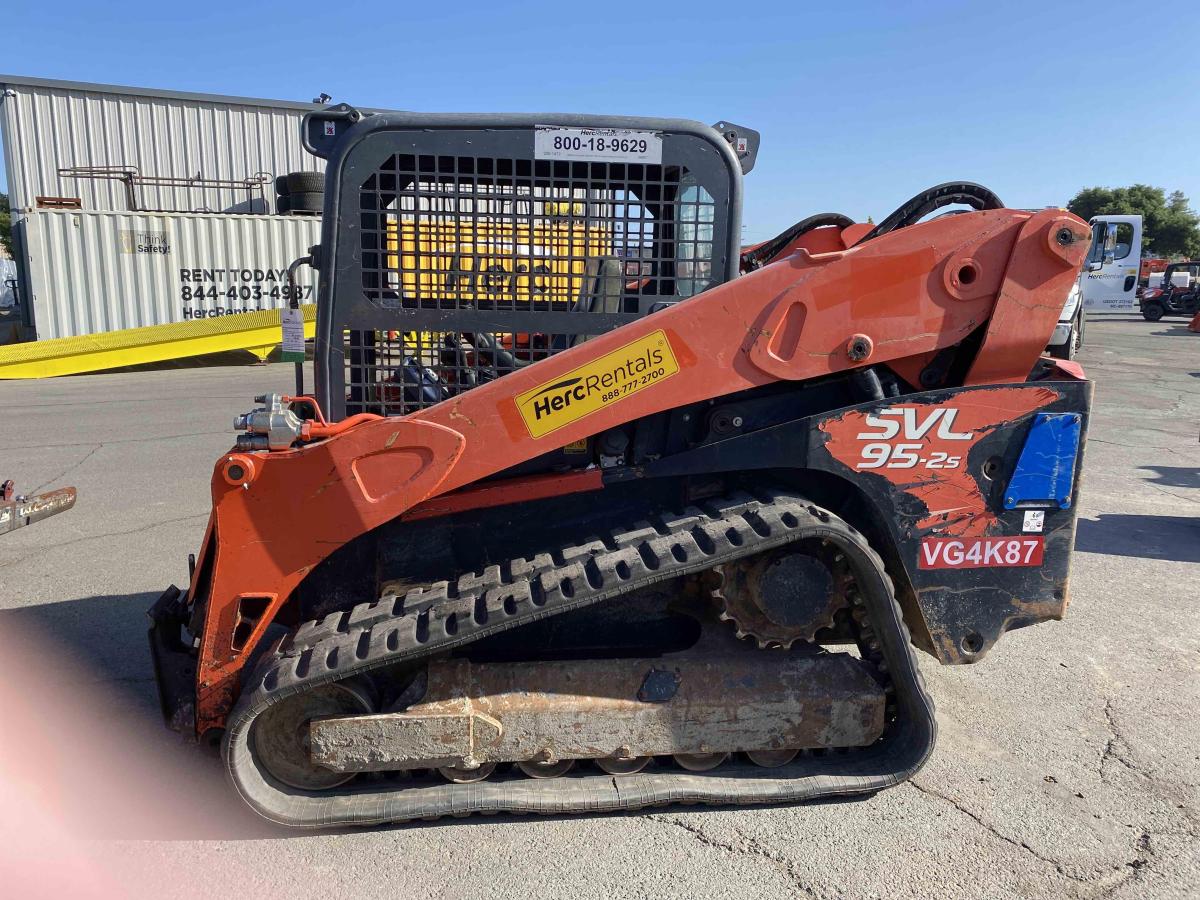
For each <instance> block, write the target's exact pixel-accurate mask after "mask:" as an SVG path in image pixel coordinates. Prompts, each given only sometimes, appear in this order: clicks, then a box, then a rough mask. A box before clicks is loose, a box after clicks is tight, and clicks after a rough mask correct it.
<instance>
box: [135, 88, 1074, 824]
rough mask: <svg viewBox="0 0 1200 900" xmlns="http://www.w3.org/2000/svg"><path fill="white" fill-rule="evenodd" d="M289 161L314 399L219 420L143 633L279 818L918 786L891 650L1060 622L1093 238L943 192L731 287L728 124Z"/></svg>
mask: <svg viewBox="0 0 1200 900" xmlns="http://www.w3.org/2000/svg"><path fill="white" fill-rule="evenodd" d="M303 139H304V142H305V144H306V146H307V147H308V149H309V150H310V151H311V152H313V153H315V154H316V155H318V156H320V157H323V158H325V159H326V160H328V166H327V184H326V192H325V211H324V221H323V231H322V238H321V244H320V246H319V247H316V248H314V250H313V254H312V260H313V263H314V264H315V265H316V266H317V268H319V270H320V287H319V309H318V328H317V339H316V351H315V375H316V379H315V388H314V389H313V390H312V391H311V392H309V391H304V390H297V392H296V395H295V396H290V397H289V396H279V395H271V396H266V397H262V398H259V401H258V402H259V403H260V404H261V405H260V407H259V408H258V409H255V410H254V411H253V412H251V413H248V414H247V415H245V416H243V417H241V418H240V419H239V420H238V423H237V425H238V428H239V429H240V430H242V431H243V433H242V434H241V435H239V437H238V440H237V444H236V446H235V447H233V448H232V449H231V450H230V451H229V452H228V453H226V454H224V455H223V456H222V457H221V458H220V459H219V460H218V461H217V464H216V469H215V471H214V473H213V478H212V498H213V511H212V516H211V518H210V520H209V524H208V527H207V530H206V532H205V534H204V539H203V543H202V545H201V548H200V552H199V554H198V557H197V558H196V559H195V560H194V562H193V564H192V573H191V581H190V584H189V586H188V588H187V589H186V591H180V590H177V589H175V588H171V589H169V590H168V591H166V592H165V593H164V594H163V596H162V598H161V599H160V600H159V601H158V603H157V604H156V605H155V606H154V608H153V610H152V611H151V617H152V619H153V627H152V629H151V643H152V646H153V652H154V658H155V663H156V672H157V678H158V683H159V687H160V693H161V698H162V703H163V710H164V713H165V715H166V717H167V719H168V721H169V722H170V724H171V725H173V726H174V727H175V728H178V729H180V730H182V731H183V732H185V733H186V734H188V735H191V736H193V737H195V738H198V739H199V740H202V741H206V742H214V743H219V744H220V747H221V752H222V754H223V758H224V760H225V764H226V766H227V768H228V771H229V774H230V776H231V778H232V781H233V783H234V785H235V786H236V788H237V790H238V791H239V792H240V793H241V795H242V796H243V797H244V798H245V799H246V800H247V801H248V802H249V803H250V804H251V805H252V806H253V807H254V808H255V809H256V810H258V811H259V812H260V813H262V814H263V815H265V816H267V817H268V818H271V819H273V820H276V821H278V822H284V823H288V824H292V825H300V826H314V827H315V826H328V825H334V824H369V823H377V822H386V821H401V820H406V819H414V818H436V817H439V816H444V815H454V816H458V815H466V814H471V813H489V812H502V811H514V812H545V813H565V812H594V811H600V810H616V809H638V808H643V807H648V806H654V805H661V804H667V803H774V802H792V801H799V800H806V799H812V798H822V797H833V796H839V795H848V794H862V793H869V792H873V791H877V790H880V789H882V788H885V787H888V786H890V785H894V784H896V783H898V782H900V781H902V780H904V779H905V778H907V777H909V776H911V775H912V774H913V773H914V772H915V771H917V769H918V768H919V767H920V766H921V765H922V764H923V763H924V761H925V760H926V758H927V757H928V755H929V753H930V752H931V750H932V748H933V743H934V736H935V721H934V712H933V705H932V702H931V700H930V698H929V695H928V694H927V693H926V691H925V689H924V687H923V685H922V682H921V677H920V674H919V672H918V669H917V665H916V660H915V658H914V646H915V648H917V649H919V650H923V651H925V652H926V653H929V654H930V655H932V656H933V657H934V658H936V659H937V660H938V661H939V662H942V663H946V664H958V663H972V662H976V661H977V660H979V659H981V658H983V656H984V655H985V654H987V653H988V652H989V651H990V650H991V649H992V647H993V645H994V644H995V643H996V641H998V640H999V639H1000V638H1001V637H1002V636H1003V635H1004V634H1005V632H1007V631H1009V630H1010V629H1013V628H1019V627H1023V626H1026V625H1031V624H1034V623H1037V622H1042V621H1045V620H1048V619H1058V618H1061V617H1062V615H1063V613H1064V611H1065V609H1066V605H1067V583H1068V570H1069V564H1070V560H1071V550H1072V546H1073V539H1074V531H1075V512H1076V502H1075V501H1076V492H1077V490H1078V481H1079V466H1080V460H1081V453H1082V448H1083V443H1084V436H1085V433H1086V428H1087V416H1088V409H1089V403H1090V396H1091V386H1090V384H1089V383H1088V382H1087V381H1085V380H1084V378H1083V374H1082V372H1081V370H1080V369H1079V367H1078V366H1076V365H1074V364H1072V363H1068V362H1061V361H1055V360H1050V359H1047V358H1045V357H1043V356H1042V350H1043V348H1044V347H1045V346H1046V342H1047V339H1048V338H1049V336H1050V333H1051V331H1052V330H1053V328H1054V326H1055V323H1056V322H1057V319H1058V314H1059V311H1060V310H1061V308H1062V298H1063V297H1064V296H1066V294H1067V292H1068V291H1069V290H1070V287H1071V285H1072V283H1073V282H1074V281H1075V279H1076V277H1077V275H1078V273H1079V269H1080V265H1081V263H1082V261H1083V257H1084V254H1085V253H1086V251H1087V248H1088V243H1089V232H1088V226H1087V225H1086V224H1085V223H1083V222H1081V221H1080V220H1079V219H1077V218H1075V217H1074V216H1072V215H1070V214H1067V213H1064V212H1061V211H1058V210H1046V211H1042V212H1027V211H1020V210H1012V209H1005V208H1003V207H1002V205H1001V204H1000V202H999V200H998V199H997V198H996V197H995V196H994V195H993V194H992V193H991V192H990V191H987V190H986V189H984V188H981V187H979V186H978V185H974V184H970V183H955V184H946V185H941V186H939V187H937V188H934V189H932V190H929V191H926V192H924V193H922V194H920V195H918V196H917V197H915V198H914V199H913V200H912V201H911V202H910V203H908V204H905V206H903V207H902V208H901V209H899V210H897V211H896V213H894V214H893V215H891V216H889V217H888V218H886V219H884V220H883V221H882V222H880V223H879V224H878V225H870V224H855V223H853V222H852V221H851V220H849V219H848V218H846V217H844V216H840V215H835V214H825V215H819V216H814V217H811V218H809V219H806V220H804V221H802V222H799V223H797V225H796V226H794V227H793V228H791V229H789V230H788V231H786V232H785V233H784V234H782V235H780V236H779V237H778V238H776V239H775V240H774V241H769V242H767V243H765V244H762V245H759V246H757V247H755V248H753V249H752V250H749V251H747V252H746V253H742V252H741V251H740V248H739V240H738V239H739V231H740V212H741V196H742V181H743V173H744V172H746V171H749V169H750V168H751V167H752V165H753V163H754V159H755V155H756V153H757V149H758V135H757V134H756V133H755V132H753V131H751V130H749V129H745V128H741V127H738V126H736V125H732V124H729V123H725V122H721V123H718V124H717V125H716V126H713V127H709V126H705V125H702V124H700V123H697V122H690V121H682V120H669V119H633V118H598V117H584V116H569V115H541V116H499V115H473V116H450V115H419V114H398V113H397V114H392V113H389V114H377V115H366V116H364V115H361V114H360V113H359V112H357V111H356V110H354V109H353V108H351V107H347V106H338V107H331V108H329V109H326V110H323V111H320V112H315V113H312V114H310V115H309V116H308V117H307V118H306V121H305V124H304V134H303ZM950 204H959V205H963V204H965V205H966V206H968V207H971V208H972V211H967V212H964V213H962V214H958V215H941V216H938V217H935V218H932V219H929V218H928V217H929V215H930V214H931V213H933V212H934V211H936V210H938V209H940V208H942V207H944V206H947V205H950ZM926 219H928V220H927V221H926Z"/></svg>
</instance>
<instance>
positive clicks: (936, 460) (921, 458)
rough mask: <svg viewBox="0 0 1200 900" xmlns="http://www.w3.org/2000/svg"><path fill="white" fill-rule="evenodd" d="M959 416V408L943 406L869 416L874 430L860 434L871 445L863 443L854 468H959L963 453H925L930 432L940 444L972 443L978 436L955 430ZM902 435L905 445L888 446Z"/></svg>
mask: <svg viewBox="0 0 1200 900" xmlns="http://www.w3.org/2000/svg"><path fill="white" fill-rule="evenodd" d="M957 415H958V410H957V409H954V408H948V407H944V406H942V407H935V408H933V409H930V410H927V411H926V410H919V409H916V408H914V407H911V406H906V407H893V408H892V409H881V410H879V411H878V412H876V413H872V414H870V415H868V416H867V417H866V424H867V427H868V428H872V429H875V430H874V431H861V432H859V434H858V439H859V440H860V441H870V442H871V443H867V444H863V447H862V459H861V460H860V461H859V462H858V464H857V465H856V466H855V468H856V469H878V468H880V467H881V466H885V467H887V468H889V469H912V468H915V467H916V466H918V465H919V466H921V467H923V468H926V469H956V468H958V466H959V465H960V464H961V463H962V454H957V455H952V454H951V453H949V452H947V451H945V450H931V451H930V452H929V453H928V454H927V455H926V454H923V453H922V451H923V450H925V449H926V445H925V438H926V437H927V436H929V435H930V433H931V432H933V435H934V436H935V437H936V438H937V439H938V440H941V441H969V440H971V439H972V438H973V437H975V435H974V433H973V432H970V431H968V432H965V433H964V432H956V431H955V430H954V419H955V417H956V416H957ZM935 426H936V431H935ZM901 434H903V437H904V442H901V443H897V444H892V443H887V442H888V441H891V440H892V439H893V438H895V437H897V436H898V435H901Z"/></svg>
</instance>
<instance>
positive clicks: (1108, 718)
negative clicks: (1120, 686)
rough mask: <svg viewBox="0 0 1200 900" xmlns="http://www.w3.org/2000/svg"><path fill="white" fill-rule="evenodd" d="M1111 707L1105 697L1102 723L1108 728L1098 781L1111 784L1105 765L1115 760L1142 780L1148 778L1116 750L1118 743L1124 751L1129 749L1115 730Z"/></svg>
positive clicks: (1110, 699) (1127, 744)
mask: <svg viewBox="0 0 1200 900" xmlns="http://www.w3.org/2000/svg"><path fill="white" fill-rule="evenodd" d="M1112 707H1113V701H1112V698H1111V697H1106V698H1105V700H1104V723H1105V725H1106V726H1107V727H1108V742H1107V743H1106V744H1105V745H1104V749H1103V750H1102V751H1101V753H1100V780H1101V781H1102V782H1104V783H1105V784H1112V781H1111V780H1110V779H1109V777H1108V765H1107V764H1108V763H1109V762H1110V761H1112V760H1116V761H1117V762H1119V763H1120V764H1121V765H1123V766H1124V767H1125V768H1127V769H1128V770H1129V771H1131V772H1133V773H1134V774H1135V775H1139V776H1141V777H1142V778H1149V777H1150V776H1149V775H1147V774H1146V773H1145V772H1143V771H1142V770H1141V769H1139V768H1138V767H1137V764H1136V763H1134V762H1133V761H1132V760H1130V759H1127V758H1126V755H1125V754H1123V753H1122V752H1121V751H1119V750H1118V747H1117V745H1118V743H1119V744H1120V745H1121V746H1122V747H1123V748H1124V749H1125V750H1126V751H1128V750H1129V749H1130V747H1129V742H1128V741H1127V740H1125V737H1124V736H1123V735H1122V734H1121V732H1120V731H1119V730H1118V729H1117V723H1116V721H1115V720H1114V719H1113V712H1112Z"/></svg>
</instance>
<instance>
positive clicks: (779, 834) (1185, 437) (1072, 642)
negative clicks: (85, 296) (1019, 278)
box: [0, 318, 1200, 900]
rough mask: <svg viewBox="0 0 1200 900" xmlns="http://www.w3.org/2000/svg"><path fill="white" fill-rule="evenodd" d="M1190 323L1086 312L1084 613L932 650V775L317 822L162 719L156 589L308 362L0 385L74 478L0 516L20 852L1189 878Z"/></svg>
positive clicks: (582, 889) (194, 862)
mask: <svg viewBox="0 0 1200 900" xmlns="http://www.w3.org/2000/svg"><path fill="white" fill-rule="evenodd" d="M1184 324H1185V322H1184V320H1167V321H1164V322H1159V323H1155V324H1150V323H1146V322H1143V321H1141V320H1140V319H1137V320H1135V319H1132V318H1128V319H1127V318H1119V319H1116V318H1114V319H1103V320H1101V319H1094V320H1092V321H1091V322H1090V323H1089V325H1088V330H1087V334H1086V343H1085V346H1084V348H1083V351H1082V355H1081V358H1080V362H1081V363H1082V364H1083V366H1084V368H1085V370H1086V371H1087V372H1088V375H1089V376H1090V377H1091V378H1093V379H1094V380H1095V382H1096V397H1095V407H1094V410H1093V419H1092V423H1091V433H1090V439H1089V441H1088V445H1087V451H1086V460H1085V464H1084V473H1085V475H1084V485H1083V490H1082V497H1081V500H1080V504H1081V505H1080V521H1079V528H1078V534H1077V541H1076V554H1075V559H1074V568H1073V574H1072V580H1071V591H1070V595H1071V607H1070V610H1069V613H1068V615H1067V618H1066V619H1065V620H1064V621H1062V622H1059V623H1048V624H1044V625H1040V626H1038V627H1036V628H1028V629H1023V630H1021V631H1016V632H1013V633H1011V634H1009V635H1007V636H1005V637H1004V639H1003V640H1002V641H1001V642H1000V643H999V644H998V646H997V647H996V648H995V649H994V650H993V651H992V653H991V654H990V655H989V656H988V657H987V659H985V660H984V661H983V662H981V663H980V664H978V665H975V666H970V667H959V668H942V667H939V666H937V665H936V664H935V663H934V662H933V660H932V659H930V658H927V657H926V658H923V659H922V669H923V671H924V674H925V677H926V680H927V682H928V685H929V689H930V691H931V692H932V694H933V695H934V697H935V699H936V701H937V705H938V716H939V723H940V726H941V736H940V740H939V744H938V748H937V751H936V752H935V754H934V756H933V758H932V760H931V761H930V762H929V764H928V765H927V766H926V767H925V769H924V770H923V771H922V772H921V773H920V774H919V775H918V776H917V777H916V778H915V779H913V781H912V782H910V783H908V784H906V785H903V786H901V787H897V788H894V789H892V790H889V791H885V792H883V793H881V794H878V795H876V796H874V797H872V798H870V799H866V800H861V801H851V802H839V803H829V804H813V805H804V806H796V807H776V808H741V809H726V810H703V811H699V810H694V809H684V808H676V809H667V810H664V811H660V812H655V813H653V814H630V815H620V816H594V817H565V818H540V817H534V818H522V817H493V818H488V819H482V820H465V821H451V822H449V823H442V824H421V825H415V826H400V827H391V828H377V829H371V830H350V831H342V832H320V833H307V834H297V833H289V832H287V831H284V830H282V829H279V828H276V827H274V826H271V825H269V824H268V823H266V822H264V821H262V820H260V819H258V818H257V817H256V816H255V815H254V814H253V813H252V812H251V811H250V810H249V809H248V808H246V807H244V806H243V805H242V804H241V801H240V800H238V799H237V798H236V797H235V796H234V795H233V792H232V788H231V787H230V786H229V785H227V784H226V783H225V782H224V780H223V776H222V774H221V771H220V767H219V762H218V761H217V760H216V759H214V758H213V757H211V756H206V755H204V754H203V753H202V752H201V751H200V750H199V749H198V748H196V747H194V746H189V745H185V744H182V743H181V742H180V741H179V739H178V738H177V736H176V735H174V734H172V733H170V732H168V731H166V730H165V729H164V728H163V727H162V726H161V723H160V722H159V721H158V718H157V716H158V712H157V705H156V704H157V701H156V698H155V693H154V685H153V680H152V676H151V670H150V660H149V655H148V652H147V649H146V640H145V632H146V625H147V620H146V618H145V610H146V609H147V608H148V607H149V606H150V604H151V603H152V602H153V601H154V599H155V598H156V597H157V595H158V594H159V593H160V592H161V591H162V589H163V588H164V587H165V586H166V585H167V584H169V583H171V582H174V583H177V584H181V585H182V584H184V583H185V582H186V579H187V566H186V558H187V554H188V553H189V552H194V551H196V550H197V549H198V547H199V544H200V539H201V536H202V531H203V528H204V523H205V520H206V517H207V513H208V507H209V500H208V482H209V478H210V475H211V472H212V465H213V463H214V461H215V460H216V459H217V457H218V455H219V454H220V453H221V452H222V451H224V450H226V449H227V448H228V447H229V445H230V442H231V434H232V433H231V424H232V418H233V416H234V415H235V414H236V413H238V412H242V411H245V410H246V409H249V408H250V407H251V406H252V403H251V400H252V398H253V396H254V395H255V394H257V393H262V392H263V391H269V390H277V391H281V392H287V391H289V390H290V388H291V386H292V368H291V366H288V365H271V366H252V365H224V366H206V367H197V368H172V369H165V370H157V371H143V372H127V373H117V374H104V375H93V376H81V377H73V378H62V379H56V380H47V381H43V382H33V381H27V382H4V383H0V423H3V425H2V426H0V478H14V479H16V480H17V482H18V487H19V488H21V489H23V490H24V491H26V492H33V491H36V490H44V489H50V488H54V487H59V486H65V485H75V486H76V487H77V488H78V490H79V501H78V504H77V506H76V508H75V509H74V510H72V511H70V512H67V513H65V514H63V515H60V516H58V517H56V518H54V519H50V520H47V521H44V522H41V523H39V524H36V525H34V526H32V527H29V528H25V529H22V530H21V531H19V532H15V533H13V534H10V535H7V536H4V537H0V637H2V638H3V639H4V640H5V641H7V644H6V645H5V646H6V647H7V649H6V650H5V652H4V653H0V669H4V671H5V672H6V673H7V674H5V675H4V676H3V679H2V681H0V691H2V692H3V693H0V698H3V699H5V703H6V709H7V712H3V711H0V722H4V723H5V724H3V725H0V732H3V735H4V738H3V741H0V745H3V746H2V747H0V775H2V776H3V777H0V792H2V794H0V839H3V840H2V841H0V843H7V844H8V854H7V857H6V856H5V854H4V853H3V852H0V880H2V879H3V878H4V877H5V873H6V872H7V873H8V875H9V876H13V875H14V873H16V874H17V875H20V876H21V878H23V879H24V880H23V881H21V882H20V883H21V884H23V885H24V890H25V892H27V893H31V894H32V893H37V892H38V890H39V889H42V891H43V892H44V893H45V894H46V895H47V896H50V895H53V894H54V893H55V892H57V891H58V889H60V888H62V887H63V886H64V884H65V883H66V882H68V881H70V882H71V883H72V884H73V885H74V888H75V890H76V891H77V892H78V893H77V896H88V895H90V894H94V893H101V894H105V895H109V896H154V897H163V898H165V897H175V896H180V897H195V896H200V895H204V896H221V895H225V896H230V895H232V896H248V895H250V893H251V892H253V894H254V895H257V896H266V897H274V896H279V897H309V896H324V897H340V896H354V897H361V898H369V897H393V898H395V897H426V896H439V897H464V898H467V897H470V898H473V900H479V898H486V897H509V898H520V897H553V898H556V900H557V898H563V900H576V898H579V900H583V898H635V897H688V898H696V897H731V898H741V897H746V898H751V897H753V898H764V897H792V896H808V897H820V898H826V897H899V896H913V897H938V898H946V897H989V898H1000V897H1062V896H1069V897H1110V896H1111V897H1129V898H1134V897H1186V896H1191V897H1194V896H1196V895H1197V893H1198V892H1200V836H1198V835H1200V712H1198V710H1200V443H1198V432H1200V335H1197V334H1192V333H1189V332H1187V331H1186V330H1185V328H1184ZM3 795H7V800H5V799H4V796H3ZM5 806H7V811H5V809H4V807H5ZM14 842H15V843H14ZM14 847H20V848H21V849H20V852H19V853H18V852H17V851H16V850H14V849H13V848H14Z"/></svg>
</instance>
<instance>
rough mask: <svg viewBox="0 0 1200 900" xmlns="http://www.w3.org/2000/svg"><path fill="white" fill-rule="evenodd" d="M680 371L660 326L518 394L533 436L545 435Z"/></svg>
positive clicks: (523, 414)
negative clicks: (658, 329) (618, 347)
mask: <svg viewBox="0 0 1200 900" xmlns="http://www.w3.org/2000/svg"><path fill="white" fill-rule="evenodd" d="M678 371H679V363H677V362H676V361H675V354H674V353H672V352H671V344H670V342H669V341H668V340H667V335H666V333H664V332H663V331H654V332H651V333H650V334H648V335H646V336H645V337H643V338H638V339H637V340H636V341H633V342H632V343H629V344H626V345H625V346H624V347H621V348H620V349H619V350H613V351H612V352H611V353H606V354H604V355H603V356H601V357H600V358H599V359H594V360H592V361H591V362H590V363H587V364H585V365H582V366H580V367H579V368H578V369H575V370H573V371H571V372H567V373H565V374H564V375H561V376H559V377H558V378H555V379H553V380H552V381H549V382H547V383H545V384H542V385H539V386H538V387H535V388H534V389H533V390H529V391H525V392H524V393H523V394H518V395H517V397H516V404H517V411H518V412H519V413H520V414H521V418H522V419H523V420H524V422H525V427H526V428H528V429H529V434H530V435H531V436H532V437H535V438H540V437H542V436H543V435H546V434H549V433H550V432H552V431H556V430H558V429H559V428H562V427H563V426H564V425H569V424H571V423H572V422H575V421H577V420H579V419H582V418H583V417H584V416H586V415H589V414H591V413H594V412H595V411H596V410H598V409H604V408H605V407H606V406H610V405H612V404H613V403H616V402H618V401H620V400H624V399H625V398H626V397H631V396H633V395H634V394H636V393H637V392H638V391H640V390H641V389H642V388H646V387H649V386H650V385H652V384H656V383H657V382H659V381H662V380H664V379H666V378H670V377H671V376H672V375H674V374H675V373H676V372H678Z"/></svg>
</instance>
